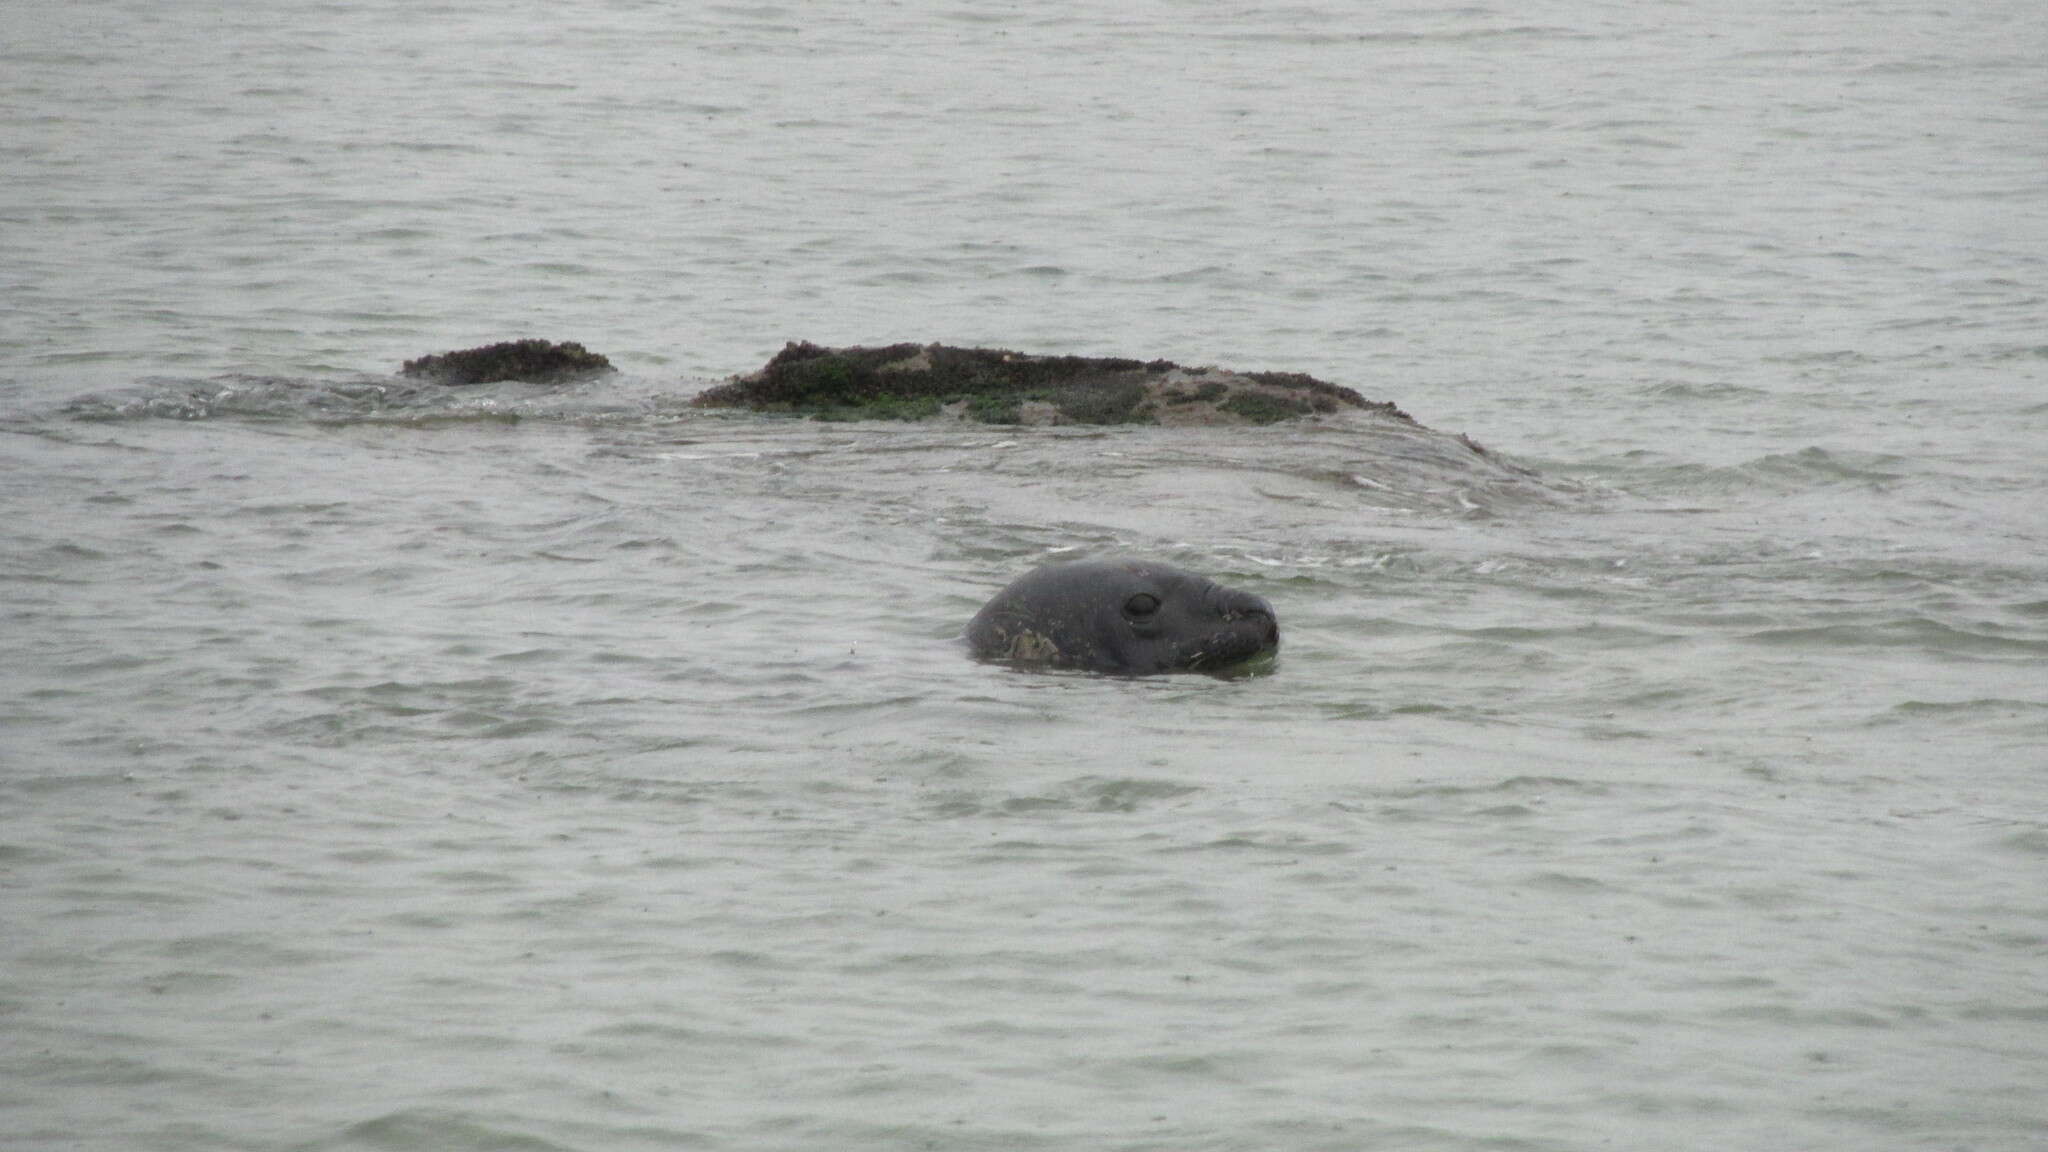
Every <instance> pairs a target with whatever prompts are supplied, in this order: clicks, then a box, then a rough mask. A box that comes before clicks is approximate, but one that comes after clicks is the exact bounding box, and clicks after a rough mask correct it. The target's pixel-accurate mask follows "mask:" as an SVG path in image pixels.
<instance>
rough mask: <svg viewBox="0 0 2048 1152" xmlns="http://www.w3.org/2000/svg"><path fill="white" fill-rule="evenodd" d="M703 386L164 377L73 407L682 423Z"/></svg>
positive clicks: (101, 412) (114, 411) (99, 411)
mask: <svg viewBox="0 0 2048 1152" xmlns="http://www.w3.org/2000/svg"><path fill="white" fill-rule="evenodd" d="M695 391H696V390H695V389H694V388H689V387H681V386H674V385H671V386H667V387H662V386H658V385H652V384H649V383H648V382H644V381H637V382H636V381H631V380H626V381H622V380H620V379H619V378H617V377H607V378H605V379H603V380H601V381H594V382H585V383H577V384H566V385H564V384H552V385H551V384H521V383H502V384H491V385H474V386H471V385H463V386H451V385H446V384H438V383H431V382H426V381H418V380H408V379H404V378H401V377H396V376H354V377H348V378H342V379H332V380H328V379H316V378H305V377H286V376H253V375H230V376H215V377H209V378H206V379H199V380H194V379H180V378H168V377H158V378H151V379H146V380H143V381H141V382H140V383H138V384H137V385H136V386H135V387H133V388H128V389H122V390H118V391H113V392H99V393H89V394H87V395H84V396H79V397H76V398H74V399H73V400H71V401H70V402H68V403H67V404H65V405H64V407H63V409H62V412H63V414H64V415H67V416H70V417H71V418H73V419H76V420H90V421H127V420H185V421H200V420H287V421H289V420H298V421H305V422H309V423H322V424H331V423H403V424H448V423H513V422H517V421H520V420H541V421H552V422H563V423H608V422H616V421H619V420H645V419H653V418H666V417H674V416H679V415H681V414H682V413H684V412H686V411H688V410H689V401H690V397H691V396H692V395H694V393H695Z"/></svg>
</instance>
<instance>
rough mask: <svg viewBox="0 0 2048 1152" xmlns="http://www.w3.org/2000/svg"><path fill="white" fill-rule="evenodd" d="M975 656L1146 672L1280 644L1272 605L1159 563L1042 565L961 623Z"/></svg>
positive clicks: (1203, 668) (1223, 660) (1207, 664)
mask: <svg viewBox="0 0 2048 1152" xmlns="http://www.w3.org/2000/svg"><path fill="white" fill-rule="evenodd" d="M967 644H968V647H969V648H970V649H971V650H972V651H973V653H974V656H975V658H976V659H979V660H994V661H1001V662H1005V663H1011V664H1019V665H1027V666H1037V667H1046V668H1075V669H1081V670H1085V671H1090V672H1113V673H1121V674H1124V675H1132V676H1145V675H1151V674H1153V673H1158V672H1220V671H1226V670H1228V669H1230V668H1233V667H1235V666H1237V665H1240V664H1243V663H1245V662H1246V661H1248V660H1253V659H1256V658H1258V657H1260V656H1265V655H1267V654H1269V653H1272V652H1276V651H1278V650H1279V648H1280V625H1279V622H1278V620H1277V619H1276V618H1275V617H1274V615H1273V606H1272V605H1271V604H1268V603H1266V601H1265V600H1264V599H1262V598H1260V597H1258V596H1254V595H1252V594H1251V593H1249V592H1240V591H1238V590H1236V589H1234V588H1225V587H1223V586H1222V585H1220V584H1217V583H1216V582H1214V581H1212V580H1209V579H1206V578H1204V577H1202V576H1197V575H1196V574H1194V573H1193V572H1187V571H1184V570H1182V569H1179V568H1175V567H1172V566H1171V565H1167V564H1157V563H1153V562H1150V561H1145V560H1085V561H1081V562H1079V563H1073V564H1050V565H1047V566H1045V567H1043V568H1037V569H1034V570H1032V571H1030V572H1027V573H1025V574H1024V575H1023V576H1020V577H1018V578H1017V580H1016V581H1015V582H1014V583H1012V584H1011V585H1010V586H1009V587H1008V588H1005V589H1003V590H1002V591H1001V592H998V593H996V595H995V598H994V599H992V600H990V601H989V602H988V603H987V604H986V605H984V606H983V607H982V609H981V611H980V612H978V613H976V614H975V617H974V619H973V621H972V622H970V623H969V624H968V625H967Z"/></svg>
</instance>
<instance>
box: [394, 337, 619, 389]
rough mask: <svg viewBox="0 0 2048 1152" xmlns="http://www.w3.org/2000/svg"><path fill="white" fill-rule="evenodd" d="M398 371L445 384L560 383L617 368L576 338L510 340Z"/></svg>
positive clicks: (446, 354) (408, 365)
mask: <svg viewBox="0 0 2048 1152" xmlns="http://www.w3.org/2000/svg"><path fill="white" fill-rule="evenodd" d="M398 371H399V374H400V375H403V376H416V377H419V378H421V379H425V380H433V381H437V382H439V383H442V384H493V383H496V382H497V381H500V380H528V381H532V382H534V383H537V384H559V383H561V382H562V381H564V380H575V379H579V378H581V377H584V376H595V375H598V374H599V373H603V372H611V371H615V369H614V368H613V367H612V362H611V361H610V360H607V359H605V358H604V357H603V356H601V355H599V354H597V353H595V352H592V351H591V350H590V349H588V348H585V347H584V346H583V345H581V344H577V343H574V342H573V341H572V342H570V343H565V344H556V343H554V342H552V341H548V340H508V341H506V342H504V343H502V344H486V345H484V346H483V347H481V348H464V349H463V350H461V351H460V352H444V353H442V354H441V355H439V356H422V357H420V358H419V359H417V360H407V361H406V362H405V366H404V367H403V368H400V369H399V370H398Z"/></svg>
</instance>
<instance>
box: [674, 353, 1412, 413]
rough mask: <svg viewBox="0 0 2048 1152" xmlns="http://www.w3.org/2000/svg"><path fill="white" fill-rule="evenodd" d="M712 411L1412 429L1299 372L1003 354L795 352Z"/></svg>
mask: <svg viewBox="0 0 2048 1152" xmlns="http://www.w3.org/2000/svg"><path fill="white" fill-rule="evenodd" d="M693 403H695V404H697V405H698V406H700V407H711V408H751V409H754V410H755V411H762V412H791V413H799V414H803V415H808V416H812V417H815V418H817V419H820V420H928V419H936V418H951V419H959V420H976V421H980V422H982V423H985V424H1165V425H1190V424H1271V423H1273V422H1275V421H1278V420H1289V419H1294V418H1297V417H1302V416H1314V415H1319V414H1328V413H1334V412H1338V411H1342V410H1344V409H1360V410H1364V411H1368V412H1375V413H1378V414H1380V415H1383V416H1387V417H1391V418H1393V419H1397V420H1401V421H1406V422H1409V423H1413V421H1412V420H1410V418H1409V416H1408V414H1407V413H1405V412H1403V411H1401V410H1400V409H1399V408H1396V407H1394V406H1393V405H1392V404H1385V403H1379V404H1376V403H1373V402H1371V401H1369V400H1367V399H1366V398H1365V397H1363V396H1360V395H1359V394H1358V393H1356V392H1354V391H1352V390H1351V389H1349V388H1345V387H1342V386H1340V385H1336V384H1331V383H1328V382H1326V381H1323V380H1318V379H1316V378H1315V377H1313V376H1305V375H1302V374H1300V373H1290V372H1233V371H1230V370H1228V369H1223V368H1183V367H1181V366H1180V365H1178V364H1175V363H1173V362H1172V361H1170V360H1126V359H1120V358H1116V357H1098V356H1030V355H1026V354H1024V353H1021V352H1009V351H1005V350H1003V349H999V348H955V347H952V346H950V345H945V344H891V345H888V346H886V347H880V348H865V347H852V348H824V347H820V346H819V345H816V344H811V343H792V344H789V345H787V346H786V347H784V348H783V350H782V351H780V352H778V353H776V355H775V358H774V359H772V360H770V361H768V363H767V364H766V365H764V366H763V367H762V368H761V369H760V370H759V371H757V372H753V373H750V374H748V375H745V376H737V377H734V378H733V379H732V380H730V381H727V382H726V383H724V384H720V385H717V386H716V387H713V388H710V389H707V390H706V391H705V392H704V393H702V394H701V395H699V396H698V397H697V398H696V400H695V401H693Z"/></svg>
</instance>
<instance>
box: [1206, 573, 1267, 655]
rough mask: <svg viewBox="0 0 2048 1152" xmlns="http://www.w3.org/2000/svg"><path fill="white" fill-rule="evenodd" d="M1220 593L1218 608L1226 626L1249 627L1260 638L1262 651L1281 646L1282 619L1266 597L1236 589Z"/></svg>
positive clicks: (1225, 589)
mask: <svg viewBox="0 0 2048 1152" xmlns="http://www.w3.org/2000/svg"><path fill="white" fill-rule="evenodd" d="M1219 591H1220V592H1221V595H1220V596H1219V597H1218V598H1217V601H1216V607H1217V609H1218V610H1219V612H1220V614H1221V615H1222V617H1223V622H1224V623H1225V624H1230V625H1243V626H1247V627H1248V628H1249V629H1250V630H1251V631H1252V632H1253V633H1254V634H1255V635H1256V636H1257V637H1258V641H1259V647H1260V649H1261V650H1265V649H1272V648H1278V647H1279V646H1280V618H1279V616H1278V615H1277V614H1275V613H1274V611H1273V606H1272V605H1271V604H1269V603H1267V602H1266V598H1265V597H1263V596H1254V595H1253V594H1251V593H1250V592H1239V591H1237V590H1236V589H1234V588H1223V589H1219Z"/></svg>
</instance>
